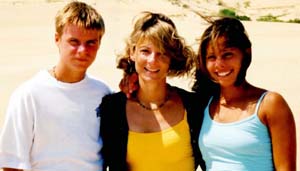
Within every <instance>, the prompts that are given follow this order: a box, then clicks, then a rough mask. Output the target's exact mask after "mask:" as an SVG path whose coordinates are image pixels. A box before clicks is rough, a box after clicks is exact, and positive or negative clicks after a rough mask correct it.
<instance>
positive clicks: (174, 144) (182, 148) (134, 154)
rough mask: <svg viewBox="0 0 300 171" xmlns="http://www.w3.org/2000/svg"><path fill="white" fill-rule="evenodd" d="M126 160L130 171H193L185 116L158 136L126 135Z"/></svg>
mask: <svg viewBox="0 0 300 171" xmlns="http://www.w3.org/2000/svg"><path fill="white" fill-rule="evenodd" d="M126 160H127V162H128V164H129V170H130V171H193V170H194V157H193V150H192V146H191V139H190V132H189V126H188V123H187V119H186V113H185V114H184V119H183V120H182V121H180V122H179V123H178V124H176V125H175V126H173V127H170V128H168V129H165V130H162V131H160V132H153V133H138V132H132V131H129V135H128V145H127V159H126Z"/></svg>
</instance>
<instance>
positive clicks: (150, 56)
mask: <svg viewBox="0 0 300 171" xmlns="http://www.w3.org/2000/svg"><path fill="white" fill-rule="evenodd" d="M157 57H158V55H157V54H156V53H154V52H152V53H151V54H150V55H149V56H148V62H149V63H153V62H155V61H156V60H157Z"/></svg>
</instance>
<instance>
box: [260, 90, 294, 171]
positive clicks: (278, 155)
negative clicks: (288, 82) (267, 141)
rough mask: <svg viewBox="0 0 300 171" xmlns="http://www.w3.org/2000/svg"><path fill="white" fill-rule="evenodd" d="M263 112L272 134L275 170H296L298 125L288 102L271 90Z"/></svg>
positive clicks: (264, 103)
mask: <svg viewBox="0 0 300 171" xmlns="http://www.w3.org/2000/svg"><path fill="white" fill-rule="evenodd" d="M262 112H263V115H264V116H265V117H264V118H265V120H264V121H265V122H266V125H267V126H268V128H269V132H270V136H271V141H272V150H273V151H272V152H273V160H274V165H275V170H277V171H283V170H284V171H296V153H297V149H296V126H295V120H294V117H293V114H292V111H291V109H290V108H289V106H288V104H287V102H286V101H285V100H284V98H283V97H282V96H281V95H280V94H278V93H274V92H270V93H268V94H267V96H266V98H265V100H264V101H263V108H262Z"/></svg>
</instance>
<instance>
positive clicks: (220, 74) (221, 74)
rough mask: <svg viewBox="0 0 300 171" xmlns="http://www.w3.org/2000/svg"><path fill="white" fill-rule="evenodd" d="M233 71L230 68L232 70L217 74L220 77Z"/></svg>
mask: <svg viewBox="0 0 300 171" xmlns="http://www.w3.org/2000/svg"><path fill="white" fill-rule="evenodd" d="M232 72H233V71H232V70H230V71H226V72H216V75H217V76H218V77H227V76H228V75H230V74H231V73H232Z"/></svg>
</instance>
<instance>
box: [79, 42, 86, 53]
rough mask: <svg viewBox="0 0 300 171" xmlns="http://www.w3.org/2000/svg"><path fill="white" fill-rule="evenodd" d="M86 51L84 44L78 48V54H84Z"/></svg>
mask: <svg viewBox="0 0 300 171" xmlns="http://www.w3.org/2000/svg"><path fill="white" fill-rule="evenodd" d="M85 50H86V47H85V45H84V44H81V45H79V46H78V52H84V51H85Z"/></svg>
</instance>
